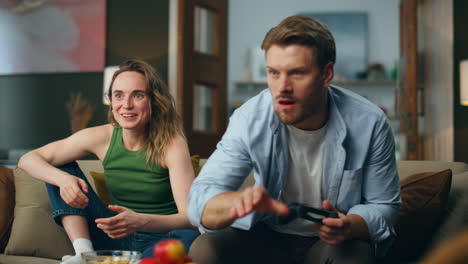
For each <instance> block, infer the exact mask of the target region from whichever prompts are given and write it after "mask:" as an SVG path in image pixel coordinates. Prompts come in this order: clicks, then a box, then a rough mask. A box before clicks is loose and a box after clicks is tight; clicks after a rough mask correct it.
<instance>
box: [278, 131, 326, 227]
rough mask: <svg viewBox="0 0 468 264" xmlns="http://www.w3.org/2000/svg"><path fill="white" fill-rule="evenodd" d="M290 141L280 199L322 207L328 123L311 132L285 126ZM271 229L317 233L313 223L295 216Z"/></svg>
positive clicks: (287, 202) (286, 201)
mask: <svg viewBox="0 0 468 264" xmlns="http://www.w3.org/2000/svg"><path fill="white" fill-rule="evenodd" d="M287 128H288V132H289V133H288V134H289V135H288V140H289V173H288V178H287V181H286V183H285V187H284V189H283V192H282V195H281V198H280V199H281V200H282V201H283V202H285V203H286V204H289V203H292V202H297V203H302V204H305V205H308V206H312V207H316V208H322V199H321V184H322V161H323V152H324V142H325V132H326V129H327V126H326V125H325V126H323V127H322V128H320V129H318V130H314V131H306V130H301V129H298V128H296V127H294V126H291V125H287ZM270 226H271V228H272V229H273V230H275V231H278V232H281V233H288V234H296V235H302V236H314V235H316V232H315V229H314V227H313V223H312V222H311V221H309V220H305V219H296V220H294V221H292V222H290V223H289V224H286V225H274V224H271V223H270Z"/></svg>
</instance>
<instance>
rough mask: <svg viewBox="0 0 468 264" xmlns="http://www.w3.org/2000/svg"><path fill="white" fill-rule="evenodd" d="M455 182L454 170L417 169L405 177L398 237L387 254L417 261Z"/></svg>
mask: <svg viewBox="0 0 468 264" xmlns="http://www.w3.org/2000/svg"><path fill="white" fill-rule="evenodd" d="M451 182H452V171H451V170H444V171H441V172H424V173H417V174H413V175H411V176H408V177H406V178H404V179H402V180H401V182H400V186H401V199H402V204H401V207H400V211H399V213H398V218H397V222H396V225H395V229H396V232H397V234H398V237H397V239H396V241H395V242H394V243H393V245H392V247H391V248H390V249H389V251H388V253H387V256H386V259H387V260H390V263H392V262H395V261H402V260H404V261H414V260H416V259H417V258H419V257H420V254H421V253H423V252H424V249H425V248H426V247H427V246H428V242H429V241H430V239H431V236H432V234H433V233H434V229H435V227H436V226H437V223H438V222H439V221H440V217H441V214H442V212H443V211H444V208H445V206H446V204H447V200H448V195H449V192H450V186H451Z"/></svg>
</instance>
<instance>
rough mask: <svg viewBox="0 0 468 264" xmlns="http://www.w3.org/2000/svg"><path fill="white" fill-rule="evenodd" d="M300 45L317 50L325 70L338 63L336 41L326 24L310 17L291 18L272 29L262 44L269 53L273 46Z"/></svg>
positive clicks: (319, 63) (318, 60) (320, 64)
mask: <svg viewBox="0 0 468 264" xmlns="http://www.w3.org/2000/svg"><path fill="white" fill-rule="evenodd" d="M275 44H277V45H290V44H299V45H304V46H308V47H311V48H313V49H314V50H315V54H316V58H317V63H318V65H319V66H320V68H322V69H323V68H324V67H325V65H327V63H329V62H333V63H335V61H336V47H335V39H334V38H333V35H332V33H331V32H330V30H328V28H327V26H325V24H323V23H321V22H320V21H318V20H317V19H314V18H311V17H308V16H300V15H296V16H289V17H287V18H285V19H284V20H283V21H281V22H280V23H279V24H278V25H277V26H276V27H274V28H272V29H270V31H268V33H267V34H266V35H265V38H264V39H263V42H262V46H261V47H262V49H263V50H264V51H265V52H267V51H268V49H269V48H270V47H271V46H272V45H275Z"/></svg>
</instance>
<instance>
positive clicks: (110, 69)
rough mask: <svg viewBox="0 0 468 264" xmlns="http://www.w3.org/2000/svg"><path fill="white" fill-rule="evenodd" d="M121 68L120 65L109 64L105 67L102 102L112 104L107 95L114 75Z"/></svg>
mask: <svg viewBox="0 0 468 264" xmlns="http://www.w3.org/2000/svg"><path fill="white" fill-rule="evenodd" d="M118 69H119V66H107V67H106V68H105V69H104V82H103V83H104V84H103V89H102V103H103V104H105V105H110V100H109V98H108V96H107V91H108V90H109V88H110V85H111V82H112V76H114V73H115V72H116V71H117V70H118Z"/></svg>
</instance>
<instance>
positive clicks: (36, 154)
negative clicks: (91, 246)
mask: <svg viewBox="0 0 468 264" xmlns="http://www.w3.org/2000/svg"><path fill="white" fill-rule="evenodd" d="M109 129H111V127H110V125H104V126H100V127H93V128H87V129H83V130H80V131H79V132H77V133H75V134H73V135H71V136H69V137H68V138H65V139H62V140H58V141H55V142H52V143H50V144H47V145H45V146H43V147H41V148H38V149H35V150H32V151H30V152H28V153H26V154H25V155H24V156H22V157H21V159H20V160H19V162H18V167H19V168H21V169H23V170H24V171H25V172H27V173H28V174H29V175H31V176H32V177H34V178H36V179H39V180H41V181H44V182H47V183H50V184H53V185H55V186H57V187H60V189H61V190H60V192H61V196H62V198H63V199H64V201H65V202H66V203H67V204H69V205H71V206H73V207H77V208H83V207H85V206H86V204H87V200H86V196H85V195H84V193H87V191H88V190H87V185H86V184H85V182H84V181H83V180H81V179H79V178H77V177H74V176H72V175H70V174H68V173H66V172H64V171H62V170H59V169H57V168H56V166H60V165H63V164H66V163H69V162H72V161H74V160H77V159H80V158H82V157H85V156H86V155H89V154H91V153H93V154H96V155H97V156H98V157H100V156H102V155H103V153H105V151H106V146H107V145H108V142H109V140H108V139H107V140H106V138H108V137H109V136H108V133H109V132H108V131H109ZM110 131H111V130H110ZM100 158H101V157H100Z"/></svg>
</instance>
